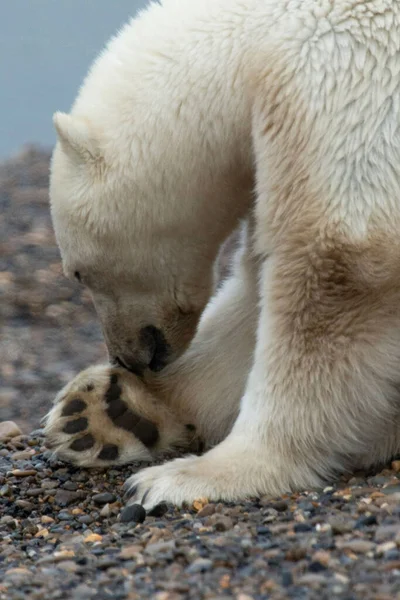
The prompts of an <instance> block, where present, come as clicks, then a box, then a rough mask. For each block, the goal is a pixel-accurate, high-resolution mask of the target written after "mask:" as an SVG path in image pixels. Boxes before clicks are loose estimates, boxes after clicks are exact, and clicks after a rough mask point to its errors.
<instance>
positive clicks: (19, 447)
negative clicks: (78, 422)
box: [0, 428, 400, 600]
mask: <svg viewBox="0 0 400 600" xmlns="http://www.w3.org/2000/svg"><path fill="white" fill-rule="evenodd" d="M14 433H17V432H14ZM0 436H1V428H0ZM137 468H138V465H132V466H130V467H128V468H126V467H124V468H119V469H109V470H108V471H101V470H91V471H88V470H84V469H77V468H73V467H68V466H67V465H65V464H63V463H57V462H56V463H54V462H52V461H51V458H50V457H49V456H48V453H47V452H46V450H45V448H44V446H43V440H42V439H41V437H40V433H36V434H34V435H33V436H30V437H28V436H21V435H18V436H16V437H13V438H12V439H8V440H3V443H2V444H0V541H1V545H0V599H1V600H3V599H4V600H6V599H7V600H9V599H10V600H17V599H18V600H25V598H32V599H38V600H42V598H46V600H51V599H53V598H54V599H74V600H75V599H76V600H86V599H87V598H93V599H96V600H102V599H104V600H105V599H107V598H113V599H121V600H122V599H127V600H141V599H144V598H149V599H155V600H184V599H193V600H200V599H206V598H210V599H213V600H228V599H230V598H235V599H236V600H251V599H253V600H256V599H264V598H265V599H271V600H272V599H274V600H275V599H276V600H278V599H280V600H281V599H285V598H294V599H298V600H300V599H301V600H303V599H304V600H305V599H307V600H308V599H311V600H324V599H328V598H329V599H331V598H338V599H339V598H341V599H343V600H353V599H362V600H369V599H374V600H392V599H396V598H400V551H399V546H400V521H399V513H400V506H399V500H400V480H399V477H400V475H399V474H398V472H399V470H400V461H399V462H396V461H395V462H393V464H392V469H391V470H389V469H388V470H384V471H382V472H381V473H379V474H375V475H371V476H367V475H362V474H358V475H356V476H353V477H352V478H351V479H350V480H348V481H345V480H343V481H341V482H339V484H337V485H334V486H332V487H327V488H325V489H324V490H319V491H307V492H304V493H302V494H295V495H292V496H284V497H282V498H275V499H270V498H259V499H255V500H253V501H251V502H244V503H240V504H236V503H235V504H213V503H208V502H207V500H206V499H199V501H198V502H196V503H195V505H194V506H193V507H188V508H186V509H182V510H175V509H174V508H173V507H169V506H164V507H161V508H160V510H159V512H158V514H157V515H155V516H147V518H146V519H145V521H144V522H143V523H135V522H132V521H131V522H124V521H123V517H122V518H121V506H122V501H123V500H122V497H121V492H122V484H123V482H124V480H125V479H126V477H127V476H128V475H130V474H131V473H133V472H134V471H135V469H137ZM164 511H165V512H164ZM122 515H124V513H122Z"/></svg>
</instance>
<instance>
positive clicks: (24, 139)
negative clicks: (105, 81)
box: [0, 0, 147, 160]
mask: <svg viewBox="0 0 400 600" xmlns="http://www.w3.org/2000/svg"><path fill="white" fill-rule="evenodd" d="M146 4H147V1H146V0H0V160H2V159H4V158H6V157H9V156H10V155H12V154H14V153H15V152H17V151H18V150H19V149H20V148H21V146H22V145H24V144H26V143H30V142H31V143H35V144H40V145H43V146H52V145H53V143H54V134H53V129H52V122H51V116H52V114H53V112H55V111H56V110H66V111H67V110H68V109H69V107H70V106H71V104H72V102H73V100H74V97H75V95H76V92H77V89H78V87H79V85H80V83H81V82H82V79H83V77H84V76H85V74H86V72H87V69H88V67H89V64H90V63H91V61H92V60H93V58H94V57H95V56H96V55H97V53H98V52H99V50H100V49H101V48H102V47H103V46H104V44H105V42H106V41H107V40H108V38H109V37H110V36H111V35H112V34H114V33H115V32H116V31H117V30H118V28H119V27H121V25H123V24H124V23H125V22H126V21H127V20H128V19H129V17H130V16H133V15H135V13H136V12H137V10H138V9H139V8H142V7H143V6H144V5H146Z"/></svg>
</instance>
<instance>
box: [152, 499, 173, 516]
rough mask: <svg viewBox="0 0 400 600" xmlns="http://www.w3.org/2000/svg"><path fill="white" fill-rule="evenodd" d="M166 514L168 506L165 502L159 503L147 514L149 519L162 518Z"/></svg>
mask: <svg viewBox="0 0 400 600" xmlns="http://www.w3.org/2000/svg"><path fill="white" fill-rule="evenodd" d="M166 512H168V504H167V503H166V502H161V503H160V504H157V505H156V506H155V507H154V508H152V509H151V510H150V511H149V512H148V513H147V514H148V515H149V517H163V516H164V515H165V513H166Z"/></svg>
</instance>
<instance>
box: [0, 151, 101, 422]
mask: <svg viewBox="0 0 400 600" xmlns="http://www.w3.org/2000/svg"><path fill="white" fill-rule="evenodd" d="M49 159H50V156H49V153H47V152H45V151H40V150H38V149H35V148H26V149H25V150H24V151H23V152H21V154H20V155H19V156H17V157H15V158H14V159H13V160H10V161H9V162H7V163H5V164H3V165H0V332H1V334H0V421H5V420H9V419H12V420H13V421H16V422H17V423H18V424H19V425H20V426H21V427H22V429H23V430H24V431H30V430H31V429H33V428H35V427H37V426H38V425H39V422H40V419H41V417H43V415H44V414H45V412H46V411H47V410H48V408H49V406H50V403H51V401H52V399H53V398H54V396H55V394H56V393H57V391H59V389H60V388H61V387H62V386H63V385H64V384H65V383H66V382H67V381H69V380H70V379H71V377H73V376H74V375H75V374H76V373H77V372H79V371H80V370H81V369H83V368H85V367H87V366H89V365H90V364H92V363H94V362H99V361H100V360H106V357H107V354H106V351H105V347H104V345H103V340H102V337H101V332H100V328H99V326H98V323H97V321H96V318H95V315H94V311H93V308H92V305H91V301H90V298H89V296H88V294H87V293H86V292H85V291H84V289H83V287H81V286H79V284H77V283H71V282H69V281H67V280H66V279H65V278H64V276H63V274H62V270H61V264H60V257H59V252H58V249H57V246H56V243H55V240H54V235H53V232H52V228H51V221H50V212H49V201H48V171H49Z"/></svg>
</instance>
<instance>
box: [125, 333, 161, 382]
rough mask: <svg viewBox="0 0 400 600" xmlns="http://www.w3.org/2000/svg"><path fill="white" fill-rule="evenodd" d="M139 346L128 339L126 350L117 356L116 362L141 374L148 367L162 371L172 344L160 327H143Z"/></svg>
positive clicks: (136, 373)
mask: <svg viewBox="0 0 400 600" xmlns="http://www.w3.org/2000/svg"><path fill="white" fill-rule="evenodd" d="M138 346H139V347H138ZM138 346H137V345H136V344H134V343H133V342H132V341H131V340H127V342H126V350H125V351H124V352H122V353H120V354H119V355H118V356H116V357H115V362H117V363H118V364H119V365H120V366H121V367H124V368H125V369H127V370H128V371H131V372H132V373H134V374H135V375H139V376H142V375H143V372H144V370H145V369H146V368H149V369H150V370H151V371H161V369H163V368H164V367H165V366H166V365H167V363H168V355H169V353H170V346H169V344H168V342H167V340H166V339H165V336H164V334H163V332H162V331H161V330H160V329H158V327H154V325H147V326H146V327H143V328H142V329H141V330H140V332H139V344H138Z"/></svg>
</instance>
